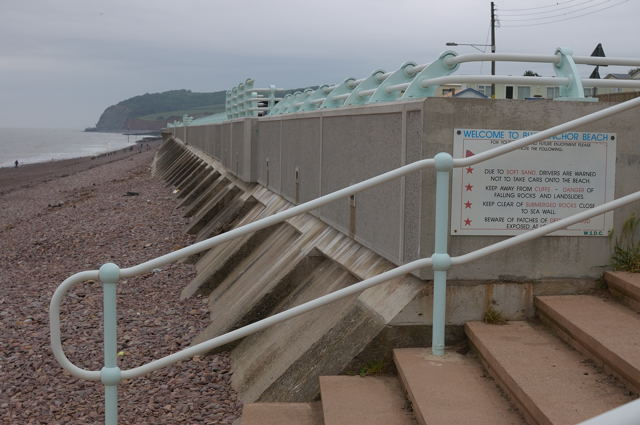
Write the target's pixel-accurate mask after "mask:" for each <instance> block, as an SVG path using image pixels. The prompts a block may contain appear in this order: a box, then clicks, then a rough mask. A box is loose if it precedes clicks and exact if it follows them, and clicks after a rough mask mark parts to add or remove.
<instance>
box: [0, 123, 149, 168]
mask: <svg viewBox="0 0 640 425" xmlns="http://www.w3.org/2000/svg"><path fill="white" fill-rule="evenodd" d="M140 138H141V136H131V137H130V142H129V141H128V140H127V136H125V135H122V134H116V133H85V132H84V131H82V130H70V129H45V128H0V167H9V166H13V164H14V161H16V160H18V161H19V162H20V163H21V164H30V163H34V162H43V161H50V160H52V159H67V158H77V157H81V156H90V155H95V154H98V153H102V152H107V151H112V150H117V149H120V148H124V147H126V146H129V145H132V144H134V143H135V141H136V140H137V139H140Z"/></svg>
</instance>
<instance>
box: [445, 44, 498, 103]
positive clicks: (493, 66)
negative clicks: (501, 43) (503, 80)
mask: <svg viewBox="0 0 640 425" xmlns="http://www.w3.org/2000/svg"><path fill="white" fill-rule="evenodd" d="M446 44H447V46H471V47H473V48H474V49H476V50H477V51H479V52H482V53H484V51H483V50H481V49H480V48H479V47H478V46H482V47H491V53H495V52H496V45H495V43H494V44H478V43H456V42H453V41H447V43H446ZM491 75H496V62H495V61H491ZM495 98H496V85H495V84H493V83H492V84H491V99H495Z"/></svg>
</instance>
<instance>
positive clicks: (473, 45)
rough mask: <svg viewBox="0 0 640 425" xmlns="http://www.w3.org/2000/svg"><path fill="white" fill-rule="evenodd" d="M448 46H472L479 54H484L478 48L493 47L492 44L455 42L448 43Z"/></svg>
mask: <svg viewBox="0 0 640 425" xmlns="http://www.w3.org/2000/svg"><path fill="white" fill-rule="evenodd" d="M447 46H471V47H473V48H474V49H476V50H477V51H479V52H482V53H484V51H483V50H480V48H478V46H484V47H491V44H477V43H455V42H453V41H447Z"/></svg>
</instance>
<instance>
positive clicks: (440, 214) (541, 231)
mask: <svg viewBox="0 0 640 425" xmlns="http://www.w3.org/2000/svg"><path fill="white" fill-rule="evenodd" d="M638 106H640V98H635V99H632V100H629V101H626V102H624V103H620V104H617V105H614V106H611V107H608V108H606V109H602V110H600V111H597V112H594V113H591V114H589V115H585V116H583V117H581V118H578V119H575V120H572V121H568V122H566V123H564V124H560V125H557V126H555V127H552V128H549V129H547V130H543V131H540V132H538V133H535V134H533V135H531V136H528V137H525V138H522V139H519V140H516V141H513V142H511V143H508V144H506V145H502V146H499V147H497V148H494V149H491V150H488V151H485V152H482V153H479V154H476V155H474V156H470V157H467V158H452V156H451V155H450V154H448V153H439V154H437V155H436V156H435V157H433V158H429V159H423V160H420V161H416V162H414V163H411V164H408V165H405V166H403V167H400V168H397V169H395V170H392V171H388V172H386V173H383V174H381V175H378V176H376V177H373V178H370V179H367V180H364V181H362V182H360V183H357V184H354V185H352V186H349V187H346V188H344V189H340V190H337V191H335V192H332V193H330V194H327V195H324V196H321V197H319V198H316V199H314V200H312V201H309V202H305V203H303V204H300V205H297V206H295V207H292V208H289V209H287V210H284V211H281V212H279V213H277V214H274V215H272V216H269V217H265V218H263V219H260V220H257V221H255V222H253V223H250V224H247V225H244V226H241V227H238V228H236V229H233V230H230V231H228V232H226V233H222V234H220V235H218V236H215V237H212V238H210V239H207V240H204V241H201V242H198V243H195V244H193V245H191V246H188V247H185V248H182V249H180V250H177V251H174V252H171V253H169V254H166V255H163V256H161V257H158V258H155V259H152V260H149V261H147V262H144V263H142V264H139V265H136V266H132V267H128V268H123V269H120V268H119V267H118V266H117V265H115V264H112V263H108V264H104V265H103V266H102V267H101V268H100V270H91V271H84V272H80V273H76V274H74V275H72V276H71V277H69V278H67V279H66V280H65V281H64V282H62V283H61V284H60V286H59V287H58V288H57V289H56V291H55V293H54V294H53V297H52V299H51V304H50V309H49V319H50V329H51V347H52V351H53V354H54V356H55V358H56V359H57V360H58V362H59V363H60V364H61V365H62V367H63V368H65V369H66V370H67V371H69V372H70V373H71V374H72V375H73V376H76V377H78V378H81V379H86V380H92V381H101V382H102V383H103V384H104V386H105V423H106V424H107V425H115V424H117V411H118V390H117V388H118V384H119V382H120V381H121V380H122V379H132V378H136V377H139V376H142V375H145V374H147V373H149V372H152V371H154V370H157V369H159V368H162V367H165V366H169V365H171V364H173V363H176V362H178V361H182V360H187V359H189V358H191V357H193V356H195V355H198V354H203V353H206V352H208V351H211V350H212V349H214V348H216V347H219V346H222V345H225V344H228V343H230V342H232V341H235V340H238V339H240V338H243V337H246V336H248V335H251V334H253V333H256V332H258V331H261V330H263V329H265V328H268V327H270V326H272V325H274V324H277V323H280V322H282V321H285V320H288V319H290V318H292V317H295V316H298V315H300V314H303V313H305V312H308V311H311V310H314V309H316V308H318V307H321V306H323V305H326V304H329V303H331V302H333V301H336V300H338V299H341V298H344V297H347V296H349V295H352V294H356V293H359V292H361V291H364V290H365V289H367V288H370V287H373V286H375V285H379V284H381V283H384V282H387V281H389V280H391V279H394V278H397V277H400V276H402V275H405V274H407V273H410V272H412V271H416V270H419V269H422V268H425V267H432V269H433V270H434V299H433V336H432V351H433V354H435V355H438V356H441V355H443V354H444V331H445V305H446V283H447V271H448V270H449V268H451V267H452V266H456V265H459V264H465V263H468V262H471V261H475V260H477V259H480V258H482V257H485V256H487V255H489V254H492V253H495V252H498V251H501V250H504V249H506V248H510V247H513V246H516V245H519V244H521V243H524V242H526V241H530V240H533V239H536V238H539V237H541V236H544V235H547V234H549V233H552V232H554V231H557V230H559V229H563V228H565V227H568V226H570V225H573V224H576V223H579V222H581V221H583V220H586V219H589V218H591V217H594V216H597V215H600V214H603V213H605V212H608V211H611V210H614V209H616V208H619V207H621V206H623V205H627V204H630V203H632V202H636V201H638V200H640V191H638V192H635V193H632V194H629V195H626V196H623V197H621V198H619V199H616V200H614V201H611V202H607V203H605V204H602V205H600V206H597V207H595V208H592V209H589V210H585V211H582V212H580V213H577V214H574V215H572V216H570V217H567V218H564V219H561V220H559V221H557V222H554V223H551V224H547V225H545V226H543V227H539V228H537V229H535V230H531V231H529V232H526V233H522V234H520V235H517V236H514V237H511V238H509V239H505V240H503V241H500V242H497V243H494V244H492V245H489V246H486V247H484V248H481V249H478V250H476V251H473V252H470V253H467V254H464V255H460V256H456V257H450V256H449V254H448V251H447V243H448V233H447V229H448V222H449V180H450V175H451V172H452V170H453V169H454V168H461V167H467V166H470V165H473V164H477V163H480V162H483V161H486V160H489V159H491V158H495V157H497V156H500V155H504V154H506V153H508V152H511V151H514V150H516V149H520V148H522V147H524V146H527V145H530V144H532V143H536V142H539V141H542V140H545V139H547V138H549V137H552V136H555V135H558V134H561V133H563V132H565V131H568V130H571V129H574V128H577V127H579V126H582V125H585V124H588V123H591V122H594V121H597V120H600V119H604V118H607V117H610V116H612V115H615V114H618V113H621V112H624V111H627V110H630V109H632V108H636V107H638ZM425 168H435V170H436V205H435V252H434V254H433V255H432V256H431V257H429V258H422V259H419V260H416V261H412V262H410V263H407V264H404V265H402V266H399V267H396V268H394V269H391V270H389V271H386V272H384V273H381V274H379V275H377V276H374V277H372V278H369V279H366V280H363V281H361V282H359V283H356V284H353V285H351V286H348V287H346V288H344V289H341V290H338V291H335V292H332V293H329V294H327V295H324V296H322V297H319V298H317V299H314V300H312V301H309V302H306V303H304V304H301V305H298V306H296V307H293V308H291V309H289V310H286V311H283V312H281V313H277V314H275V315H273V316H270V317H267V318H265V319H262V320H260V321H257V322H255V323H252V324H250V325H247V326H244V327H242V328H239V329H236V330H234V331H231V332H228V333H226V334H224V335H220V336H218V337H215V338H213V339H210V340H208V341H205V342H202V343H200V344H197V345H194V346H192V347H189V348H186V349H184V350H181V351H179V352H177V353H174V354H171V355H168V356H166V357H163V358H160V359H157V360H154V361H152V362H150V363H147V364H145V365H142V366H138V367H135V368H133V369H128V370H121V369H120V368H119V367H118V363H117V339H116V337H117V331H116V328H117V324H116V289H117V283H118V280H119V279H120V278H127V277H132V276H136V275H140V274H143V273H147V272H150V271H152V270H153V269H154V268H158V267H161V266H163V265H165V264H169V263H173V262H176V261H178V260H180V259H182V258H185V257H188V256H191V255H194V254H197V253H199V252H202V251H205V250H208V249H211V248H213V247H214V246H216V245H219V244H221V243H224V242H227V241H230V240H232V239H235V238H238V237H240V236H243V235H246V234H249V233H253V232H255V231H258V230H260V229H264V228H266V227H269V226H271V225H274V224H277V223H281V222H283V221H285V220H287V219H289V218H292V217H294V216H297V215H299V214H303V213H307V212H310V211H312V210H314V209H316V208H318V207H321V206H323V205H326V204H329V203H331V202H333V201H335V200H337V199H341V198H346V197H348V196H351V195H354V194H356V193H358V192H361V191H363V190H365V189H368V188H371V187H374V186H377V185H379V184H382V183H385V182H388V181H390V180H393V179H396V178H398V177H401V176H404V175H407V174H409V173H412V172H415V171H418V170H422V169H425ZM95 279H100V281H102V284H103V290H104V367H103V368H102V369H101V370H86V369H82V368H80V367H78V366H76V365H74V364H73V363H71V362H70V361H69V359H68V358H67V357H66V355H65V354H64V351H63V349H62V341H61V335H60V303H61V301H62V299H63V298H64V296H65V295H66V293H67V292H68V291H69V290H70V289H71V288H72V287H73V286H74V285H75V284H78V283H81V282H84V281H87V280H95ZM638 407H640V406H639V405H638V404H636V405H635V407H634V409H636V410H634V411H635V412H638V410H640V409H638ZM638 413H640V412H638ZM601 423H602V424H604V423H609V424H618V422H589V425H596V424H601ZM626 423H630V422H622V421H621V422H619V424H626Z"/></svg>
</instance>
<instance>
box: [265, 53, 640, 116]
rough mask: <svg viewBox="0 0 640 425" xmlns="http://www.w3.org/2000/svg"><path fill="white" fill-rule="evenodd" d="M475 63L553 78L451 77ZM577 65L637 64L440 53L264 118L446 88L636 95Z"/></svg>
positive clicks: (287, 102)
mask: <svg viewBox="0 0 640 425" xmlns="http://www.w3.org/2000/svg"><path fill="white" fill-rule="evenodd" d="M478 61H494V62H497V61H502V62H544V63H550V64H553V69H554V71H555V73H556V77H513V76H499V75H451V74H453V73H454V72H455V71H457V70H458V68H459V66H460V64H462V63H467V62H478ZM577 64H586V65H621V66H640V60H638V59H628V58H596V57H591V56H573V54H572V51H571V50H570V49H563V48H559V49H557V50H556V52H555V54H554V55H529V54H515V53H514V54H510V53H473V54H467V55H458V54H457V53H456V52H454V51H451V50H449V51H446V52H444V53H442V54H441V55H440V56H439V57H438V59H437V60H436V61H435V62H433V63H431V64H423V65H417V64H416V63H414V62H406V63H404V64H402V66H401V67H400V68H399V69H398V70H396V71H393V72H384V71H383V70H376V71H374V72H373V73H372V74H371V75H370V76H369V77H368V78H361V79H355V78H347V79H346V80H344V81H343V82H342V83H341V84H336V85H323V86H320V87H319V88H318V89H317V90H305V91H304V92H296V93H293V94H290V95H286V96H285V97H284V99H283V100H282V101H281V102H280V103H278V104H277V105H276V106H275V107H274V108H273V109H272V110H271V111H270V112H269V115H284V114H292V113H295V112H303V111H312V110H316V109H328V108H341V107H345V106H355V105H365V104H370V103H377V102H390V101H395V100H409V99H416V98H427V97H434V96H437V95H438V88H439V87H441V86H444V85H447V84H479V83H480V84H481V83H486V84H500V83H504V84H522V85H527V86H531V85H545V86H554V87H560V97H559V98H557V99H559V100H580V101H590V100H591V101H594V100H596V99H593V98H587V97H585V94H584V87H620V88H635V89H640V80H601V79H589V78H581V77H580V75H579V74H578V70H577V68H576V65H577Z"/></svg>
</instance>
